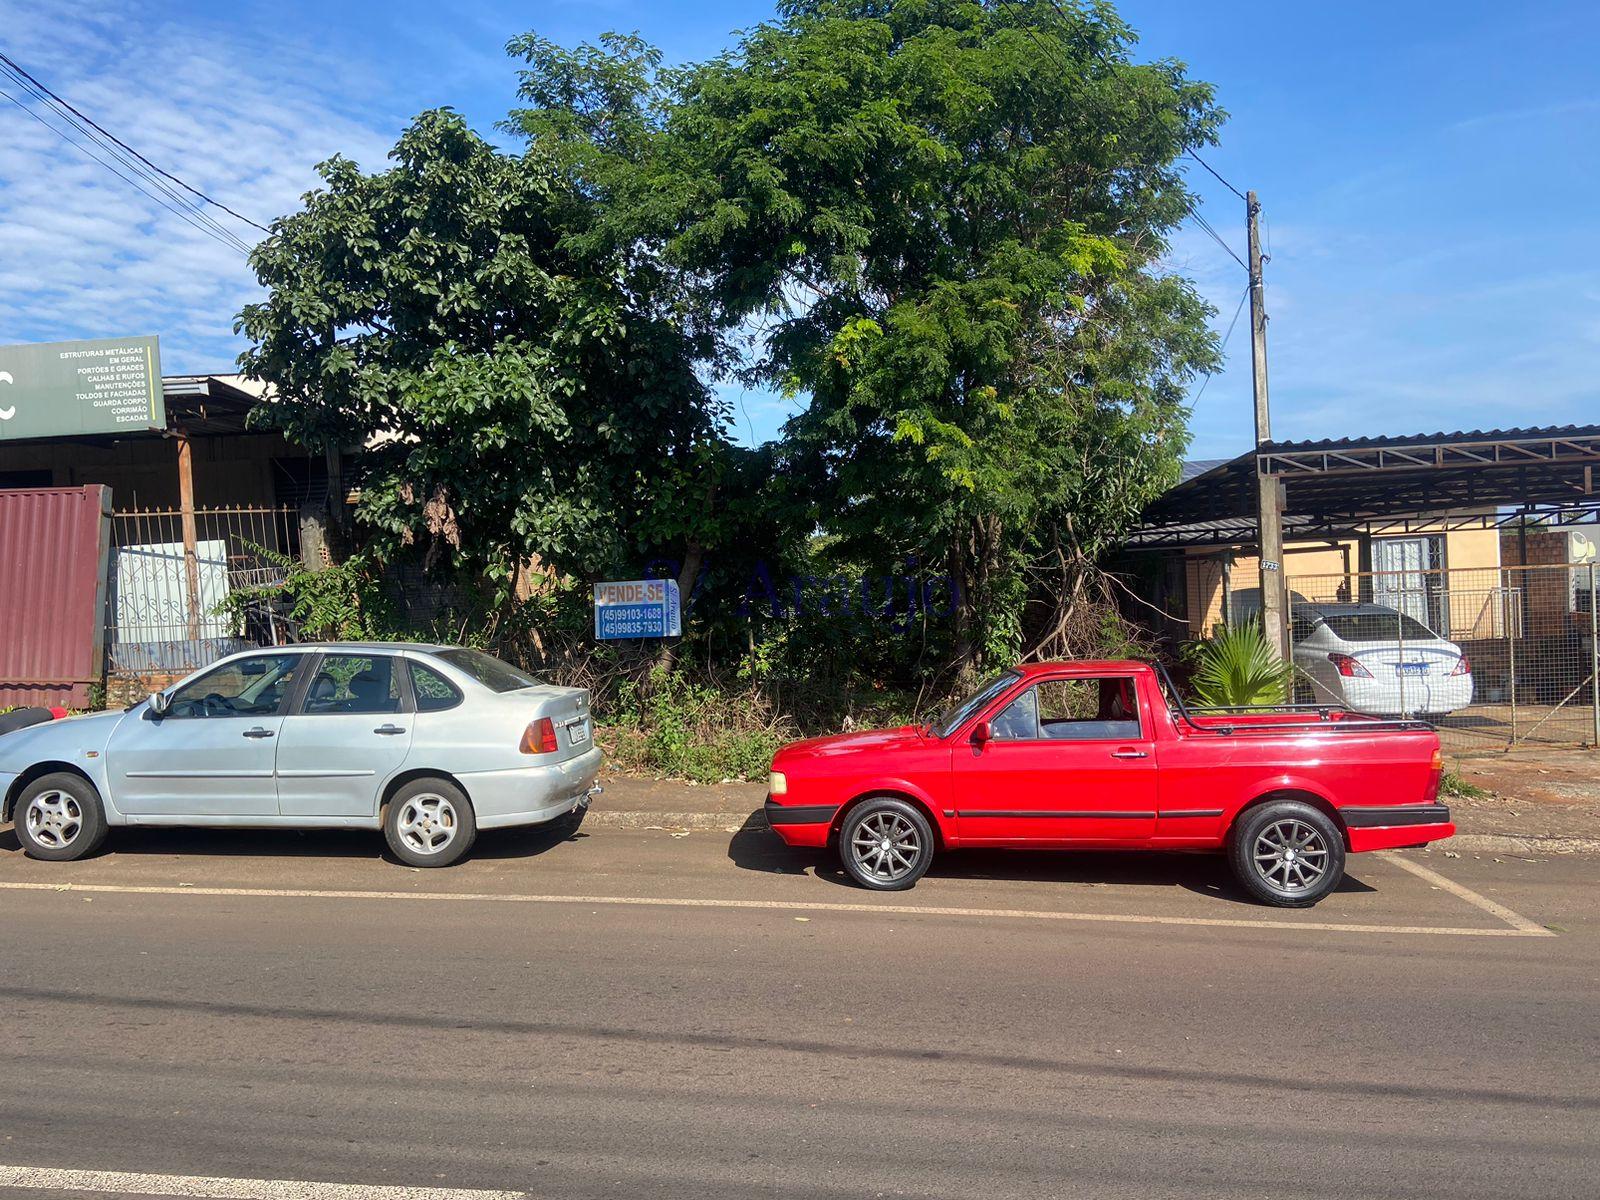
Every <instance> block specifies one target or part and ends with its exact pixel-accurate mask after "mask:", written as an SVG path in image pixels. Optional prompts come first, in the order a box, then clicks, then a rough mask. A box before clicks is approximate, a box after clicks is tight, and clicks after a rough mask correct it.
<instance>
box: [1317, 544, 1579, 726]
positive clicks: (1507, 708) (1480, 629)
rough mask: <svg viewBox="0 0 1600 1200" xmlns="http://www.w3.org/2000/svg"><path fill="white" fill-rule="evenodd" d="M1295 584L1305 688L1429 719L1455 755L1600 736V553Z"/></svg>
mask: <svg viewBox="0 0 1600 1200" xmlns="http://www.w3.org/2000/svg"><path fill="white" fill-rule="evenodd" d="M1287 582H1288V587H1289V613H1288V618H1289V624H1290V642H1291V644H1292V645H1293V648H1294V651H1293V653H1294V662H1295V667H1296V668H1297V677H1298V682H1297V688H1298V692H1299V695H1298V697H1297V698H1299V699H1301V700H1306V701H1316V702H1327V703H1338V704H1347V705H1349V706H1350V707H1351V708H1355V709H1357V710H1360V711H1363V712H1375V713H1382V714H1384V715H1417V716H1425V717H1426V718H1427V719H1428V720H1430V721H1433V722H1434V723H1435V724H1437V725H1438V726H1439V730H1440V737H1441V740H1442V741H1443V742H1444V744H1445V745H1446V747H1448V748H1450V749H1452V750H1457V751H1464V752H1470V751H1472V750H1491V749H1505V748H1514V747H1518V746H1544V747H1551V746H1571V747H1578V746H1588V747H1594V746H1596V745H1600V689H1597V687H1596V681H1597V679H1600V648H1597V638H1596V631H1597V611H1596V596H1597V593H1600V566H1597V565H1596V564H1595V563H1592V562H1590V563H1583V564H1563V563H1555V564H1548V565H1532V566H1512V567H1496V568H1484V569H1463V570H1443V569H1441V570H1420V569H1419V570H1405V571H1378V572H1370V573H1359V572H1349V573H1343V574H1334V575H1301V576H1294V577H1290V578H1289V579H1288V581H1287Z"/></svg>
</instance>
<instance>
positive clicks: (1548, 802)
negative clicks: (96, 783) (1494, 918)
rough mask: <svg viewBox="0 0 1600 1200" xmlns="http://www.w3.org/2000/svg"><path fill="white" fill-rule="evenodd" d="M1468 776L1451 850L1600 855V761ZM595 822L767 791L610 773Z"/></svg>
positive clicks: (657, 819) (617, 824) (705, 807)
mask: <svg viewBox="0 0 1600 1200" xmlns="http://www.w3.org/2000/svg"><path fill="white" fill-rule="evenodd" d="M1462 767H1463V771H1462V773H1463V777H1464V778H1466V779H1467V780H1468V781H1469V782H1471V783H1473V784H1474V785H1475V786H1477V787H1479V788H1482V789H1484V790H1485V791H1486V792H1487V793H1488V794H1486V795H1484V796H1474V797H1470V798H1469V797H1462V796H1447V797H1445V802H1446V803H1447V804H1449V805H1450V809H1451V812H1452V813H1453V814H1454V816H1455V820H1456V828H1457V830H1458V832H1457V834H1456V836H1455V837H1454V838H1452V839H1451V840H1450V841H1449V842H1447V843H1445V844H1444V845H1443V847H1441V848H1442V849H1445V850H1448V851H1450V852H1452V853H1466V852H1470V853H1486V854H1514V855H1519V856H1522V857H1527V856H1530V855H1541V854H1600V758H1597V757H1595V756H1592V755H1587V754H1582V755H1576V756H1573V758H1572V759H1571V761H1567V760H1563V761H1562V762H1561V763H1559V764H1550V765H1540V763H1538V762H1535V761H1534V760H1531V759H1512V760H1509V761H1500V760H1497V761H1496V762H1495V763H1493V764H1487V763H1484V762H1482V761H1481V760H1473V761H1469V762H1467V763H1464V764H1462ZM601 784H602V785H603V786H604V788H605V792H604V794H603V795H601V796H599V797H597V798H596V799H595V802H594V806H593V808H592V809H591V810H590V813H589V816H588V818H587V822H586V823H589V824H592V825H595V826H599V827H602V828H610V829H671V830H682V829H688V830H716V831H722V832H727V833H732V832H734V831H735V830H737V829H739V828H741V827H742V826H743V825H744V824H745V822H746V821H747V820H749V819H750V817H751V816H752V814H755V816H756V818H757V820H760V819H761V817H760V812H761V806H762V803H763V802H764V801H765V799H766V788H765V786H764V785H762V784H759V783H720V784H710V785H706V784H695V783H687V782H684V781H683V780H676V779H640V778H635V777H632V776H626V775H613V774H610V773H607V774H605V775H603V776H602V778H601Z"/></svg>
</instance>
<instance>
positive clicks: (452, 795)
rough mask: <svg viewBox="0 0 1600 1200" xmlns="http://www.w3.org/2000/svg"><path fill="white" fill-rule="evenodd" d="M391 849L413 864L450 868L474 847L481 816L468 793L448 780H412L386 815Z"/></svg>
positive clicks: (392, 801)
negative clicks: (473, 808)
mask: <svg viewBox="0 0 1600 1200" xmlns="http://www.w3.org/2000/svg"><path fill="white" fill-rule="evenodd" d="M383 836H384V838H385V839H386V840H387V841H388V843H389V849H390V850H392V851H393V852H394V856H395V857H396V858H398V859H399V860H400V861H401V862H403V863H409V864H410V865H411V866H413V867H448V866H449V865H450V864H451V863H454V862H458V861H459V860H460V859H461V856H462V855H463V854H465V853H466V852H467V851H468V850H470V849H472V843H473V840H474V839H475V838H477V836H478V818H477V816H476V814H474V813H473V811H472V802H471V801H470V800H468V799H467V796H466V793H465V792H463V791H462V790H461V789H460V788H458V787H457V786H456V785H455V784H453V783H451V782H450V781H449V780H448V779H413V780H412V781H411V782H410V783H408V784H406V785H404V786H403V787H401V788H400V789H399V790H398V791H397V792H395V794H394V795H393V796H392V797H390V799H389V807H388V808H387V809H385V810H384V814H383Z"/></svg>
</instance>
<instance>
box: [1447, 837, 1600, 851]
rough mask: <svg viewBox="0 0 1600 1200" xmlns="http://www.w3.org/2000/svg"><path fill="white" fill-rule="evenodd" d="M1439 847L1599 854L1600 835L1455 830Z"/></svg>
mask: <svg viewBox="0 0 1600 1200" xmlns="http://www.w3.org/2000/svg"><path fill="white" fill-rule="evenodd" d="M1433 846H1434V847H1435V848H1437V849H1439V850H1478V851H1486V852H1489V853H1493V854H1521V855H1524V856H1526V855H1530V854H1600V838H1580V837H1539V836H1536V835H1530V836H1528V837H1514V836H1511V835H1509V834H1501V833H1458V834H1456V835H1455V837H1452V838H1446V839H1445V840H1444V841H1442V842H1434V843H1433Z"/></svg>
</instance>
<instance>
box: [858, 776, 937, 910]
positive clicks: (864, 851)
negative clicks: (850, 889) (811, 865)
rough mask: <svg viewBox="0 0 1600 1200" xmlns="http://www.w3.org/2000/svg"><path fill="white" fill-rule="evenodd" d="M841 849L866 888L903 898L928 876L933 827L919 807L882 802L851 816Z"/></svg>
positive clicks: (884, 799)
mask: <svg viewBox="0 0 1600 1200" xmlns="http://www.w3.org/2000/svg"><path fill="white" fill-rule="evenodd" d="M838 849H839V861H840V862H841V863H843V864H844V869H845V871H846V872H847V873H848V874H849V876H850V878H851V879H854V880H855V881H856V882H857V883H859V884H860V885H861V886H862V887H864V888H871V889H872V890H873V891H875V892H901V891H904V890H905V889H906V888H908V887H911V886H912V885H913V884H914V883H916V882H917V880H919V879H921V878H922V877H923V876H924V875H926V874H927V873H928V867H929V866H930V865H931V864H932V862H933V852H934V839H933V827H932V826H931V825H929V824H928V818H927V817H925V816H923V815H922V812H921V810H920V809H918V808H917V806H916V805H915V804H909V803H907V802H906V801H904V800H897V799H895V798H894V797H892V796H878V797H874V798H872V799H870V800H863V801H862V802H861V803H860V804H858V805H856V806H855V807H854V808H852V809H851V810H850V811H849V813H847V814H846V815H845V819H844V824H842V825H841V826H840V827H839V843H838Z"/></svg>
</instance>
